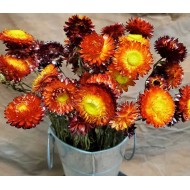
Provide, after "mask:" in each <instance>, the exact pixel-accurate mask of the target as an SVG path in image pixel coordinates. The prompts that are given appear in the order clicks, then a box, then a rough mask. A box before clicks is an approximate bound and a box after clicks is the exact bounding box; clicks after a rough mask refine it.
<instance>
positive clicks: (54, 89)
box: [43, 79, 75, 115]
mask: <svg viewBox="0 0 190 190" xmlns="http://www.w3.org/2000/svg"><path fill="white" fill-rule="evenodd" d="M74 91H75V85H74V84H73V83H72V82H71V81H69V80H68V79H65V80H64V81H63V82H61V81H59V80H54V81H52V82H51V83H49V84H48V85H47V86H45V87H44V89H43V99H44V104H45V106H46V107H47V108H48V110H49V111H51V112H54V113H56V114H58V115H64V114H66V113H69V112H71V111H72V110H73V109H74V107H73V102H72V94H73V93H74Z"/></svg>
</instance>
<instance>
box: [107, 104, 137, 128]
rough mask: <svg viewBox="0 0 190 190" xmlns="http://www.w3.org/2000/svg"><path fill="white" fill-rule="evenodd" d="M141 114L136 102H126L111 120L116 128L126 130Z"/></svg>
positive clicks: (112, 125)
mask: <svg viewBox="0 0 190 190" xmlns="http://www.w3.org/2000/svg"><path fill="white" fill-rule="evenodd" d="M138 115H139V110H138V107H137V105H136V104H134V103H132V102H131V103H129V102H126V103H124V104H123V105H122V106H121V107H120V110H119V111H118V112H116V116H115V117H114V119H113V120H111V121H110V124H111V127H112V128H115V129H116V130H118V131H119V130H124V129H127V128H129V127H130V126H131V125H132V124H134V123H135V121H136V119H137V117H138Z"/></svg>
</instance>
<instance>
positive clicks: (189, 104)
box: [187, 99, 190, 115]
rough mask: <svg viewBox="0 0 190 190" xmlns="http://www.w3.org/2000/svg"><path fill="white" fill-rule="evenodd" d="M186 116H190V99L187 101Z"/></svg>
mask: <svg viewBox="0 0 190 190" xmlns="http://www.w3.org/2000/svg"><path fill="white" fill-rule="evenodd" d="M187 109H188V115H190V99H189V100H188V101H187Z"/></svg>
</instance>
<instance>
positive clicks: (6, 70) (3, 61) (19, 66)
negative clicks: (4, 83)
mask: <svg viewBox="0 0 190 190" xmlns="http://www.w3.org/2000/svg"><path fill="white" fill-rule="evenodd" d="M0 72H1V73H2V74H3V75H4V76H5V78H6V79H7V80H9V81H12V80H13V81H15V82H18V81H21V80H22V79H23V78H24V77H25V76H27V75H28V74H29V73H30V72H31V69H30V65H29V60H25V59H18V58H16V57H12V56H9V55H1V56H0Z"/></svg>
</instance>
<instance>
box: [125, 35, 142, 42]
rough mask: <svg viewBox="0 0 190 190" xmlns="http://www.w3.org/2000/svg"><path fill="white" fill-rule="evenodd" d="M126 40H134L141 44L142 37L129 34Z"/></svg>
mask: <svg viewBox="0 0 190 190" xmlns="http://www.w3.org/2000/svg"><path fill="white" fill-rule="evenodd" d="M127 39H128V40H136V41H137V42H141V40H142V35H140V34H129V35H128V36H127Z"/></svg>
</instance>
